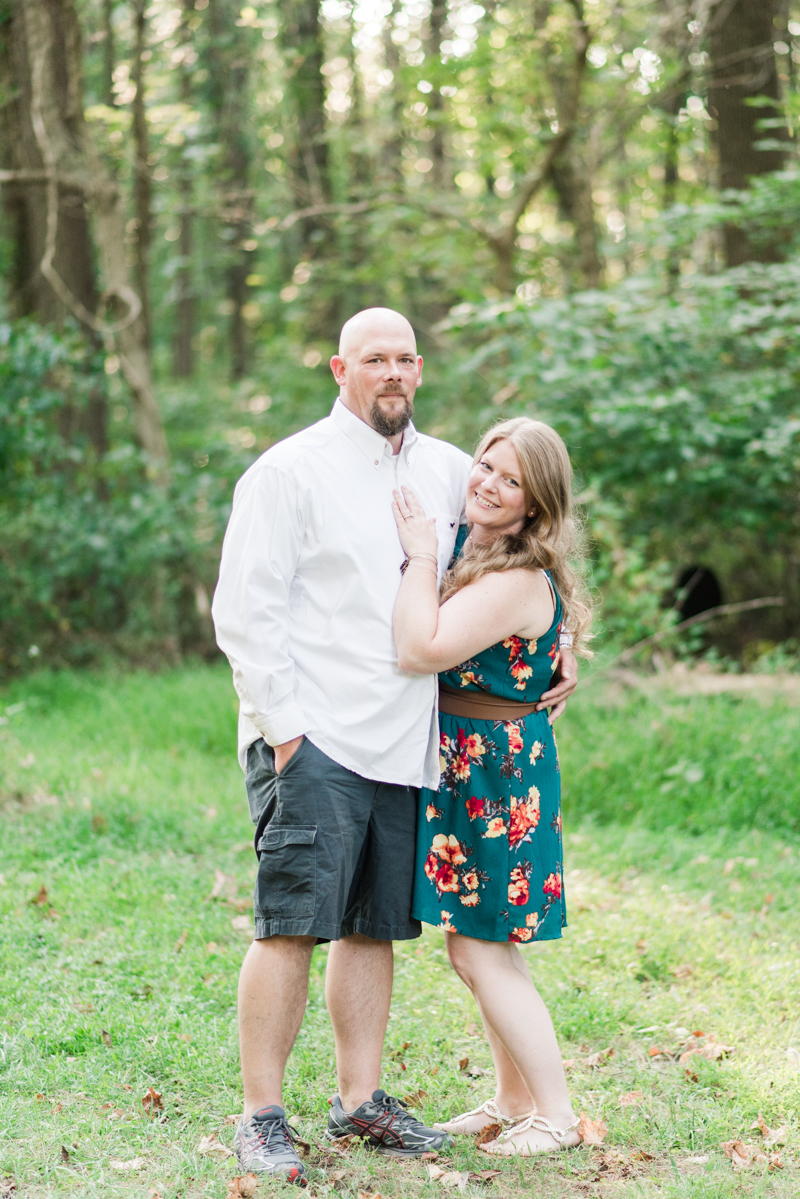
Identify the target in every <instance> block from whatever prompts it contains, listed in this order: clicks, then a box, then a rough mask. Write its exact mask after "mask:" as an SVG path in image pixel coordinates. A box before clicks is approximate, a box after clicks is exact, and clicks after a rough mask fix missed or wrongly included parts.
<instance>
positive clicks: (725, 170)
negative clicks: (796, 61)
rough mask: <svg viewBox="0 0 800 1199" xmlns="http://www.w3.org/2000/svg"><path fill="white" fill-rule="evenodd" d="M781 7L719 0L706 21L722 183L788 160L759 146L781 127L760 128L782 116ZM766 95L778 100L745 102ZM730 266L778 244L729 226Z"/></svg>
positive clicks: (742, 180) (767, 253)
mask: <svg viewBox="0 0 800 1199" xmlns="http://www.w3.org/2000/svg"><path fill="white" fill-rule="evenodd" d="M778 11H779V9H778V4H777V3H776V0H766V2H764V0H718V2H717V3H716V4H715V6H714V7H712V9H711V12H710V15H709V18H708V24H707V29H706V32H707V35H708V48H709V54H710V57H711V72H710V81H709V90H708V98H709V106H710V112H711V115H712V116H713V117H714V118H715V119H716V121H717V132H716V139H715V140H716V144H717V152H718V155H719V186H720V188H722V189H723V190H724V189H725V188H737V189H742V188H746V187H747V186H748V185H749V182H750V180H751V179H752V177H753V176H754V175H764V174H766V173H767V172H769V171H778V170H780V169H781V167H782V166H783V160H784V152H783V150H780V149H771V150H759V149H757V148H756V146H755V143H756V142H758V141H760V140H765V139H767V138H771V139H774V138H775V136H776V134H778V135H779V134H780V130H775V129H771V130H769V131H767V132H761V131H760V130H759V129H757V128H756V125H757V123H758V122H759V121H762V120H764V119H765V118H772V119H775V118H777V117H779V116H780V112H779V109H778V105H777V101H778V99H779V96H780V91H779V83H778V72H777V68H776V64H775V50H774V48H773V37H774V28H773V18H774V16H775V15H776V13H777V12H778ZM756 96H767V97H769V98H770V99H771V100H774V101H776V104H775V105H769V106H767V107H763V108H760V107H759V108H753V107H751V106H750V105H748V104H747V103H746V101H747V100H748V99H751V98H754V97H756ZM725 249H726V254H727V260H728V265H729V266H738V265H739V264H740V263H742V262H747V261H749V260H751V259H762V260H767V261H769V260H771V259H774V258H775V257H776V256H777V246H773V247H766V248H764V249H761V250H759V251H756V250H754V248H753V246H752V245H751V244H750V240H749V238H748V236H747V234H746V233H745V232H744V230H742V229H739V228H737V227H736V226H734V225H728V226H727V227H726V229H725Z"/></svg>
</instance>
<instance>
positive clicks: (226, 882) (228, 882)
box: [206, 869, 238, 900]
mask: <svg viewBox="0 0 800 1199" xmlns="http://www.w3.org/2000/svg"><path fill="white" fill-rule="evenodd" d="M237 889H238V888H237V886H236V879H235V878H234V877H233V875H232V874H226V873H225V871H224V870H219V869H217V870H215V871H214V885H213V887H212V888H211V890H210V891H209V893H208V895H206V899H207V900H210V899H219V897H220V895H222V896H226V897H227V896H228V895H235V894H236V891H237Z"/></svg>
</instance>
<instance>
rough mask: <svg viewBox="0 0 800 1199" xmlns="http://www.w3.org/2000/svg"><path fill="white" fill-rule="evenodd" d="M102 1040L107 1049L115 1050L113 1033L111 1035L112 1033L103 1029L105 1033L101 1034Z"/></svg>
mask: <svg viewBox="0 0 800 1199" xmlns="http://www.w3.org/2000/svg"><path fill="white" fill-rule="evenodd" d="M100 1040H101V1041H102V1042H103V1044H104V1045H105V1047H106V1049H113V1048H114V1041H113V1039H112V1037H111V1033H110V1032H106V1030H105V1029H103V1031H102V1032H101V1033H100Z"/></svg>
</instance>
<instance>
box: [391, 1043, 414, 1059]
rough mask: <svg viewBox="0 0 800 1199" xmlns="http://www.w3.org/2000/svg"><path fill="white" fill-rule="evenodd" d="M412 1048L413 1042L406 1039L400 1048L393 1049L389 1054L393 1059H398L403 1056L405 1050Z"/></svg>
mask: <svg viewBox="0 0 800 1199" xmlns="http://www.w3.org/2000/svg"><path fill="white" fill-rule="evenodd" d="M410 1048H411V1042H410V1041H404V1042H403V1044H402V1045H401V1046H400V1048H399V1049H393V1050H392V1052H391V1053H390V1054H389V1057H390V1058H391V1059H392V1061H396V1060H397V1058H399V1057H402V1056H403V1054H404V1053H405V1051H406V1050H407V1049H410Z"/></svg>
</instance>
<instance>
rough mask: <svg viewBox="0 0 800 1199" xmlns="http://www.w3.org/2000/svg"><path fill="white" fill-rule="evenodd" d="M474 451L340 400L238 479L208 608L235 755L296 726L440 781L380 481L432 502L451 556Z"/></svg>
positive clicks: (319, 740)
mask: <svg viewBox="0 0 800 1199" xmlns="http://www.w3.org/2000/svg"><path fill="white" fill-rule="evenodd" d="M470 467H471V460H470V458H469V457H468V455H467V454H465V453H463V452H462V451H461V450H459V449H456V447H455V446H452V445H449V444H448V443H447V442H444V441H437V440H436V439H435V438H432V437H427V436H425V435H424V434H421V433H418V432H417V431H416V430H415V429H414V427H413V425H409V427H408V428H407V429H406V431H405V434H404V437H403V445H402V448H401V450H400V453H399V454H393V453H392V447H391V445H390V444H389V442H388V441H387V440H386V439H385V438H384V437H382V436H381V434H380V433H377V432H376V431H375V430H374V429H372V428H370V426H369V425H367V424H365V422H364V421H362V420H359V418H358V417H357V416H354V415H353V413H351V412H350V411H349V410H348V409H347V408H345V406H344V405H343V404H342V403H341V401H340V400H337V401H336V404H335V405H334V408H333V411H332V412H331V414H330V416H328V417H326V418H325V419H324V420H321V421H319V422H318V423H317V424H315V425H312V426H311V428H309V429H304V430H303V431H302V432H300V433H296V434H295V435H294V436H293V437H289V438H287V439H286V440H285V441H282V442H280V443H279V444H278V445H275V446H273V447H272V448H271V449H269V450H267V452H266V453H265V454H262V456H261V457H260V458H259V459H258V461H257V462H254V463H253V465H252V466H251V467H250V469H249V470H248V471H246V472H245V474H244V475H243V476H242V478H241V479H240V480H239V482H238V484H237V486H236V491H235V493H234V499H233V511H232V513H231V519H230V523H229V525H228V529H227V532H226V534H225V542H224V545H223V549H222V562H221V566H220V576H219V583H218V585H217V589H216V593H215V595H214V604H213V616H214V624H215V627H216V633H217V641H218V643H219V646H220V648H221V649H222V650H223V651H224V653H225V654H227V656H228V660H229V661H230V663H231V666H232V668H233V683H234V686H235V688H236V691H237V693H238V696H239V760H240V762H241V763H242V765H243V766H244V764H245V762H246V758H247V749H248V746H249V745H251V744H252V742H253V741H255V740H257V738H258V737H259V736H262V735H263V737H264V738H265V739H266V741H267V742H268V743H269V744H270V745H281V744H282V743H283V742H285V741H290V740H292V738H294V737H299V736H300V735H301V734H302V733H304V734H305V735H306V736H307V737H308V738H309V740H311V741H312V742H313V743H314V744H315V745H316V746H317V747H318V748H319V749H321V750H322V752H323V753H325V754H327V755H328V756H329V757H331V758H333V759H334V761H336V762H339V763H340V764H341V765H342V766H345V767H347V768H348V769H349V770H354V771H355V772H356V773H357V774H360V775H362V776H363V777H364V778H369V779H376V780H378V781H381V782H387V783H402V784H406V785H408V786H419V785H420V784H421V783H423V782H424V784H425V785H426V786H430V787H436V786H437V785H438V777H439V764H438V745H437V741H438V737H437V732H436V724H437V713H436V688H435V677H434V676H433V675H414V674H407V673H405V672H404V671H401V670H400V669H399V667H398V665H397V651H396V649H395V645H394V638H393V636H392V610H393V608H394V602H395V599H396V597H397V590H398V587H399V585H400V578H401V575H400V564H401V562H402V561H403V557H404V554H403V550H402V547H401V545H400V540H399V538H398V536H397V528H396V525H395V521H394V517H393V515H392V508H391V501H392V490H393V488H396V487H398V486H399V485H401V484H406V485H408V486H411V487H413V489H414V491H415V492H416V494H417V496H418V497H419V499H420V501H421V502H422V504H423V505H424V507H425V511H426V512H427V514H428V515H429V516H435V517H436V531H437V533H438V536H439V573H440V575H441V573H442V572H443V571H444V570H446V569H447V565H448V563H449V561H450V556H451V554H452V550H453V543H454V541H455V537H456V533H457V531H458V525H459V521H460V519H461V513H462V510H463V506H464V498H465V495H466V485H467V476H468V474H469V470H470Z"/></svg>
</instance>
